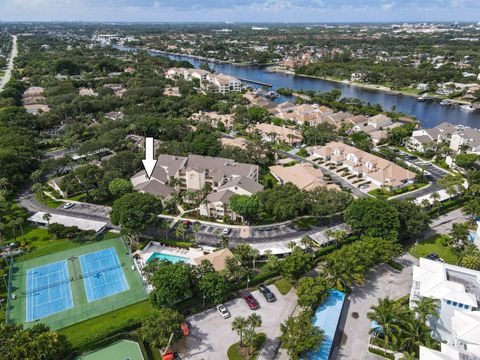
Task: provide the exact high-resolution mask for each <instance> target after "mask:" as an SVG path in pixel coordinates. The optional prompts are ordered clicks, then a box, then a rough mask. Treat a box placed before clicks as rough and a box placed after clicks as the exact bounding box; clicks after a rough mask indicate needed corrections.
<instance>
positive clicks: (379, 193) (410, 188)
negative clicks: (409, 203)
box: [368, 183, 428, 199]
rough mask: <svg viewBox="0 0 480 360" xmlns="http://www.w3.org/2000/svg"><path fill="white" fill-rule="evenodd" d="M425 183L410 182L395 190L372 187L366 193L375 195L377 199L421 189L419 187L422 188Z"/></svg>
mask: <svg viewBox="0 0 480 360" xmlns="http://www.w3.org/2000/svg"><path fill="white" fill-rule="evenodd" d="M427 185H428V184H425V183H415V184H411V185H408V186H405V187H403V188H401V189H397V190H392V191H388V190H386V189H373V190H370V191H369V192H368V193H369V194H370V195H373V196H375V197H376V198H379V199H388V198H389V197H391V196H395V195H400V194H405V193H408V192H410V191H414V190H418V189H421V188H423V187H425V186H427ZM412 196H413V194H412Z"/></svg>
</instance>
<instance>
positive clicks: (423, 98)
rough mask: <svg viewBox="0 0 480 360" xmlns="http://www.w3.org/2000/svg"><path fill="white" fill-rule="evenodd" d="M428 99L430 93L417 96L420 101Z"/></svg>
mask: <svg viewBox="0 0 480 360" xmlns="http://www.w3.org/2000/svg"><path fill="white" fill-rule="evenodd" d="M427 99H428V95H426V94H423V95H422V96H419V97H418V98H417V100H418V101H420V102H424V101H427Z"/></svg>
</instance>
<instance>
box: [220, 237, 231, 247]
mask: <svg viewBox="0 0 480 360" xmlns="http://www.w3.org/2000/svg"><path fill="white" fill-rule="evenodd" d="M229 244H230V240H228V236H226V235H222V237H221V239H220V247H221V248H222V249H226V248H228V245H229Z"/></svg>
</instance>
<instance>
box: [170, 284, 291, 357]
mask: <svg viewBox="0 0 480 360" xmlns="http://www.w3.org/2000/svg"><path fill="white" fill-rule="evenodd" d="M269 288H270V290H271V291H272V292H273V293H275V295H276V296H277V301H276V302H274V303H267V302H266V300H265V298H264V297H263V296H262V295H261V294H260V293H259V292H258V291H253V292H252V294H253V296H254V297H255V298H256V299H257V301H258V302H259V303H260V309H258V310H255V311H252V310H250V309H249V308H248V307H247V305H246V303H245V302H244V301H243V299H235V300H233V301H231V302H229V303H227V304H226V305H227V307H228V309H229V310H230V313H231V315H232V316H231V317H230V318H229V319H223V318H222V317H221V316H220V314H218V312H217V310H216V309H215V308H214V309H210V310H207V311H204V312H202V313H200V314H196V315H194V316H192V317H190V318H188V320H189V321H190V323H191V325H192V327H191V329H190V336H188V337H186V338H184V339H183V340H181V341H180V342H179V343H178V344H177V351H178V352H179V353H180V355H181V356H182V359H198V360H225V359H226V358H227V350H228V348H229V347H230V345H232V344H234V343H236V342H238V341H239V337H238V335H237V334H236V333H235V332H233V331H232V322H233V319H234V318H235V317H237V316H244V317H248V316H249V315H250V314H258V315H260V316H261V317H262V326H261V327H260V328H258V329H257V332H263V333H265V334H266V335H267V340H266V342H265V345H264V347H263V349H262V353H261V356H260V358H261V359H273V357H274V355H275V352H276V348H277V347H278V344H279V342H278V339H277V337H278V336H279V335H280V323H282V322H283V321H284V320H285V319H286V318H288V317H289V316H290V314H291V313H292V312H293V310H294V308H295V305H296V303H297V296H296V294H295V292H294V291H293V290H292V291H290V292H289V293H288V294H287V295H285V296H282V295H281V294H280V293H279V292H278V291H277V288H276V287H275V286H274V285H270V286H269Z"/></svg>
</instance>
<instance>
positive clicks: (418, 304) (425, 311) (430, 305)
mask: <svg viewBox="0 0 480 360" xmlns="http://www.w3.org/2000/svg"><path fill="white" fill-rule="evenodd" d="M414 303H415V313H416V314H417V315H418V320H419V321H420V322H421V323H422V324H425V322H426V321H427V318H428V317H437V316H438V310H439V304H438V300H436V299H432V298H429V297H425V296H422V297H421V298H420V299H419V300H414Z"/></svg>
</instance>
